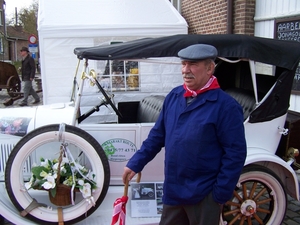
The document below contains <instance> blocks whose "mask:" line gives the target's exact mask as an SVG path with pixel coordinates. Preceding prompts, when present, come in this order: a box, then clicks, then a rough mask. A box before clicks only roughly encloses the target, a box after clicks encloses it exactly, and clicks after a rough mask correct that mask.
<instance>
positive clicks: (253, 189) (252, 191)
mask: <svg viewBox="0 0 300 225" xmlns="http://www.w3.org/2000/svg"><path fill="white" fill-rule="evenodd" d="M256 186H257V182H254V183H253V185H252V188H251V191H250V194H249V198H250V199H252V198H253V195H254V192H255V190H256Z"/></svg>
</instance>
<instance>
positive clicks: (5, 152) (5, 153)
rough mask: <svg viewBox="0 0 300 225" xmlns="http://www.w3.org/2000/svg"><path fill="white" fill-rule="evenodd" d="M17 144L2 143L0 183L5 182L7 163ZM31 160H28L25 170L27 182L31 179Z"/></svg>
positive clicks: (0, 150)
mask: <svg viewBox="0 0 300 225" xmlns="http://www.w3.org/2000/svg"><path fill="white" fill-rule="evenodd" d="M14 146H15V144H11V143H9V144H8V143H2V144H0V181H4V173H5V166H6V161H7V159H8V157H9V154H10V153H11V151H12V149H13V148H14ZM30 171H31V160H30V157H29V158H28V159H27V160H26V162H25V164H24V168H23V173H24V179H25V180H27V179H29V178H30V175H31V172H30Z"/></svg>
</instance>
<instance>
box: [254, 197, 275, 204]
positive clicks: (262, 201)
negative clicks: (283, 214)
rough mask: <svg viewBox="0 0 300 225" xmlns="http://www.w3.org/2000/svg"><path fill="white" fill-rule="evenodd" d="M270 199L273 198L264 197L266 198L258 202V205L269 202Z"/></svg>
mask: <svg viewBox="0 0 300 225" xmlns="http://www.w3.org/2000/svg"><path fill="white" fill-rule="evenodd" d="M270 201H272V199H271V198H267V199H264V200H261V201H258V202H256V205H263V204H266V203H268V202H270Z"/></svg>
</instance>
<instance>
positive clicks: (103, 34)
mask: <svg viewBox="0 0 300 225" xmlns="http://www.w3.org/2000/svg"><path fill="white" fill-rule="evenodd" d="M38 33H39V51H40V63H41V76H42V87H43V97H44V99H43V100H44V104H50V103H57V102H67V101H69V100H70V96H71V92H72V83H73V77H74V74H75V69H76V66H77V63H78V60H77V58H76V56H75V55H74V54H73V50H74V48H75V47H90V46H96V45H103V44H111V42H116V41H117V42H126V41H129V40H133V39H138V38H144V37H158V36H166V35H174V34H186V33H187V23H186V21H185V20H184V18H183V17H182V16H181V15H180V14H179V13H178V11H177V10H176V9H175V8H174V7H173V5H172V4H171V3H170V2H169V1H168V0H85V1H79V0H63V1H62V0H51V1H48V0H39V13H38ZM89 65H90V67H91V68H93V67H97V63H96V62H92V61H90V62H89ZM163 70H164V71H165V69H163ZM79 71H80V68H79ZM80 72H81V71H80ZM177 72H179V73H180V71H177ZM173 75H174V74H173ZM172 80H173V82H174V85H170V84H168V85H169V86H175V85H176V84H177V83H178V82H181V77H179V80H176V79H175V80H174V79H172ZM169 81H170V80H169ZM145 82H146V81H145ZM144 85H147V84H146V83H145V84H144ZM151 85H153V84H149V86H151ZM154 86H155V85H154ZM162 86H165V85H164V84H162ZM170 88H171V87H169V88H167V89H164V90H165V91H169V90H170ZM140 92H141V91H140ZM148 92H149V90H148ZM150 92H151V91H150ZM122 94H124V93H122ZM132 94H133V93H132V92H131V93H130V95H132ZM125 95H126V93H125ZM89 101H90V100H89ZM91 105H93V104H91Z"/></svg>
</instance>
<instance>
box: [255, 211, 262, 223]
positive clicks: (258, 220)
mask: <svg viewBox="0 0 300 225" xmlns="http://www.w3.org/2000/svg"><path fill="white" fill-rule="evenodd" d="M253 217H254V218H255V219H256V220H257V222H258V223H259V224H264V222H263V221H262V220H261V219H260V218H259V216H258V215H257V214H256V213H254V214H253Z"/></svg>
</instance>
